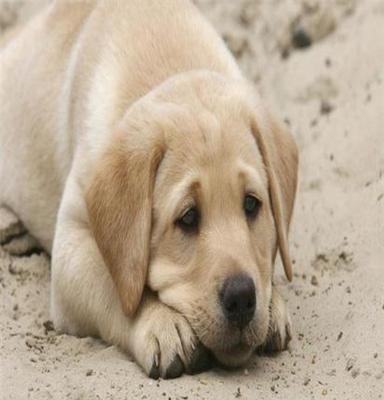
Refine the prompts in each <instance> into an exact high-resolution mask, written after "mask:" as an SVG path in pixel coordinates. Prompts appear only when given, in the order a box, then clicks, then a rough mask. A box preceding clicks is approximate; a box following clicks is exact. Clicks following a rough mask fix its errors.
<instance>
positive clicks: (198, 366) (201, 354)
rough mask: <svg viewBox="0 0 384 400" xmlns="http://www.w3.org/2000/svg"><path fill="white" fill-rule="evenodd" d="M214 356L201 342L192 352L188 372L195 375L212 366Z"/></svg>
mask: <svg viewBox="0 0 384 400" xmlns="http://www.w3.org/2000/svg"><path fill="white" fill-rule="evenodd" d="M212 361H213V360H212V356H211V354H210V353H209V351H208V350H207V349H206V348H205V347H204V346H203V345H202V344H201V343H199V344H198V345H197V346H196V348H195V350H194V352H193V353H192V356H191V360H190V362H189V365H188V367H187V371H186V372H187V374H190V375H194V374H198V373H200V372H203V371H207V370H208V369H210V368H212V364H213V362H212Z"/></svg>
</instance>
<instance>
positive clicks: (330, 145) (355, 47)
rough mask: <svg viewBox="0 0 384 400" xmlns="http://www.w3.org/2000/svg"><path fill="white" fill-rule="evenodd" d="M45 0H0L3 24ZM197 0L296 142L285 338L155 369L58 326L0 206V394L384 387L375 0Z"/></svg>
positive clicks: (381, 94)
mask: <svg viewBox="0 0 384 400" xmlns="http://www.w3.org/2000/svg"><path fill="white" fill-rule="evenodd" d="M40 3H41V2H40V1H35V2H31V1H29V2H27V3H26V4H23V2H8V3H4V2H1V0H0V32H3V33H4V32H6V31H7V29H8V28H9V26H11V25H13V24H15V23H16V22H17V21H18V20H20V19H21V20H22V21H23V20H25V19H27V18H28V16H29V15H31V13H33V12H34V10H35V9H38V7H39V4H40ZM198 4H199V6H200V7H201V9H202V11H203V12H204V13H205V14H206V15H207V17H208V18H209V19H211V20H212V22H213V23H214V25H215V26H216V27H217V29H218V30H219V31H220V33H221V34H222V35H223V37H224V38H225V40H226V41H227V43H228V45H229V46H230V48H231V50H232V51H233V52H234V54H235V55H236V57H237V58H238V60H239V63H240V65H241V66H242V68H243V70H244V71H245V73H246V74H247V76H248V77H249V78H250V79H251V80H252V82H253V83H254V84H255V86H256V87H257V88H258V89H259V90H260V91H261V93H262V95H263V96H264V98H265V99H266V101H267V102H268V103H269V104H270V106H271V107H272V108H273V109H275V110H276V111H277V112H278V113H279V114H280V115H281V116H282V117H283V118H284V119H285V121H286V123H287V124H288V125H289V126H290V127H291V130H292V132H293V133H294V135H295V137H296V140H297V143H298V145H299V149H300V159H301V161H300V172H299V173H300V183H299V190H298V197H297V203H296V210H295V216H294V222H293V225H292V229H291V235H290V244H291V251H292V256H293V258H294V262H295V265H294V267H295V277H294V280H293V282H292V283H291V284H288V283H287V282H286V280H285V279H284V277H283V275H282V268H281V266H280V265H279V266H278V267H277V272H278V273H277V277H276V282H277V284H278V285H279V286H280V287H281V291H282V293H283V295H284V297H285V298H286V300H287V301H288V304H289V307H290V310H291V315H292V319H293V323H294V337H293V340H292V342H291V345H290V349H289V351H285V352H283V353H281V354H279V355H277V356H274V357H266V356H262V357H260V356H255V357H254V358H253V359H252V360H251V361H250V362H249V363H248V365H247V366H246V367H244V368H241V369H239V370H235V371H224V370H222V369H214V370H212V371H209V372H207V373H204V374H200V375H196V376H184V377H182V378H179V379H177V380H173V381H164V380H159V381H153V380H150V379H148V378H147V377H146V376H145V375H144V374H143V373H142V371H141V370H140V369H139V368H138V367H137V366H136V365H135V363H134V362H132V360H131V359H130V358H129V356H127V355H126V354H124V353H123V352H121V351H119V349H117V348H116V347H114V346H108V345H106V344H105V343H103V342H102V341H100V340H98V339H93V338H83V339H79V338H75V337H71V336H67V335H57V334H56V333H55V331H54V330H53V329H52V324H51V323H50V321H49V275H50V271H49V268H50V266H49V264H50V260H49V257H48V256H47V255H46V254H44V253H42V252H40V251H39V250H38V245H37V244H36V242H35V241H33V239H31V238H30V236H29V235H28V234H27V233H25V232H24V229H23V227H22V225H21V224H20V223H19V222H18V220H17V217H15V216H14V215H12V214H10V213H9V212H7V211H6V210H5V209H2V210H0V242H1V243H2V246H1V247H0V399H4V400H5V399H27V398H31V399H172V400H176V399H222V400H224V399H237V398H240V399H241V398H243V399H380V398H382V397H384V272H383V267H384V266H383V263H384V261H383V260H384V110H383V108H384V40H383V38H384V3H383V1H382V0H365V1H362V0H361V1H358V0H356V1H351V0H333V1H322V2H320V1H316V0H314V1H310V0H302V1H293V0H264V1H262V2H257V1H245V0H241V1H240V0H236V1H229V0H228V1H224V0H221V1H220V0H199V1H198ZM19 16H21V17H19ZM0 129H1V128H0ZM0 190H1V188H0Z"/></svg>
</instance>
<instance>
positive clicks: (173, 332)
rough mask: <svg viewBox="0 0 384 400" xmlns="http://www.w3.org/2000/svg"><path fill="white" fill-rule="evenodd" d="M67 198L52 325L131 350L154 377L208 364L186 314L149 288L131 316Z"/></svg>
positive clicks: (55, 260)
mask: <svg viewBox="0 0 384 400" xmlns="http://www.w3.org/2000/svg"><path fill="white" fill-rule="evenodd" d="M76 203H77V206H78V205H79V204H81V200H80V199H78V200H77V202H76ZM68 204H69V203H68V201H67V200H66V199H64V203H63V206H62V207H61V210H60V213H59V219H58V223H57V230H56V235H55V240H54V248H53V253H52V289H51V312H52V317H53V321H54V325H55V327H56V329H57V330H58V331H62V332H66V333H69V334H72V335H77V336H87V335H91V336H100V337H101V338H102V339H104V340H105V341H106V342H107V343H111V344H115V345H117V346H119V347H121V348H122V349H123V350H125V351H127V352H129V353H130V354H131V355H133V356H134V358H135V359H136V361H137V362H138V364H140V365H141V366H142V368H143V369H144V371H145V372H146V373H147V374H148V375H150V376H151V377H153V378H157V377H159V376H161V377H164V378H175V377H177V376H180V375H181V374H182V373H183V372H184V371H187V372H191V373H193V372H198V371H199V370H200V369H203V368H204V367H206V366H208V358H207V354H206V353H205V352H204V351H202V349H201V347H200V346H199V345H198V344H197V340H196V338H195V335H194V333H193V331H192V329H191V327H190V325H189V323H188V322H187V321H186V319H185V318H184V317H183V316H182V315H181V314H179V313H177V312H176V311H174V310H172V309H170V308H169V307H167V306H166V305H164V304H163V303H161V302H160V301H159V300H158V298H157V296H156V295H155V294H153V293H152V292H150V291H149V290H148V291H146V292H145V293H144V295H143V299H142V301H141V304H140V307H139V309H138V311H137V313H136V315H135V317H134V318H133V319H130V318H128V317H127V316H126V315H125V314H124V313H123V311H122V307H121V304H120V299H119V297H118V293H117V290H116V288H115V286H114V283H113V281H112V278H111V276H110V273H109V271H108V269H107V267H106V266H105V265H104V262H103V260H102V257H101V254H100V253H99V250H98V247H97V244H96V242H95V240H94V238H93V236H92V233H91V232H90V231H89V228H88V226H87V224H86V223H85V222H84V220H82V219H80V218H79V214H78V213H77V212H76V209H75V208H73V207H72V209H71V207H69V206H68ZM72 205H73V206H74V203H72Z"/></svg>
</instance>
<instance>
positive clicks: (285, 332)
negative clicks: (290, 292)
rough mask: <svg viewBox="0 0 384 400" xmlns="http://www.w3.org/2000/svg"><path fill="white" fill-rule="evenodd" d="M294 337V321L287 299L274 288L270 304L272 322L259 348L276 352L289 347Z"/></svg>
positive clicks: (267, 351) (266, 351)
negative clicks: (292, 320)
mask: <svg viewBox="0 0 384 400" xmlns="http://www.w3.org/2000/svg"><path fill="white" fill-rule="evenodd" d="M291 339H292V322H291V318H290V316H289V311H288V308H287V305H286V303H285V301H284V300H283V299H282V298H281V296H280V294H279V293H278V292H277V291H276V290H275V289H274V291H273V294H272V301H271V305H270V322H269V330H268V335H267V339H266V341H265V342H264V344H263V345H262V346H261V347H260V348H259V351H260V352H263V353H276V352H280V351H283V350H286V349H287V348H288V344H289V342H290V340H291Z"/></svg>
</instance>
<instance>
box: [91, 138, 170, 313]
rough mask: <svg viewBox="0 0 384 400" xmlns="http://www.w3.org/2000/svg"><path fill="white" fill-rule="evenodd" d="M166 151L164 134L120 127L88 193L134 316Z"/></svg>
mask: <svg viewBox="0 0 384 400" xmlns="http://www.w3.org/2000/svg"><path fill="white" fill-rule="evenodd" d="M164 151H165V146H164V143H163V141H162V139H161V137H158V136H156V135H155V136H153V137H149V135H145V134H144V133H142V132H140V131H138V132H136V131H133V132H130V134H129V135H128V134H127V133H125V132H124V131H120V132H117V133H116V134H114V135H112V137H111V140H110V143H109V146H108V147H107V148H106V150H105V152H104V154H103V155H102V157H101V159H100V160H99V163H98V166H97V167H96V169H95V171H94V176H93V177H92V178H91V180H90V185H89V187H88V189H87V192H86V196H85V199H86V205H87V209H88V216H89V222H90V227H91V229H92V231H93V234H94V237H95V240H96V243H97V245H98V247H99V250H100V253H101V255H102V257H103V259H104V262H105V264H106V267H107V268H108V269H109V272H110V274H111V277H112V279H113V281H114V283H115V286H116V289H117V292H118V294H119V297H120V301H121V305H122V308H123V311H124V312H125V314H127V315H128V316H133V315H134V313H135V312H136V310H137V307H138V305H139V303H140V301H141V297H142V293H143V289H144V285H145V281H146V277H147V269H148V263H149V245H150V235H151V224H152V194H153V187H154V181H155V175H156V171H157V168H158V166H159V163H160V161H161V159H162V157H163V154H164Z"/></svg>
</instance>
